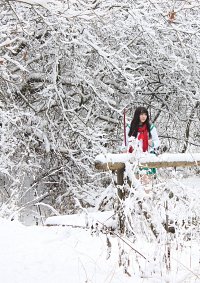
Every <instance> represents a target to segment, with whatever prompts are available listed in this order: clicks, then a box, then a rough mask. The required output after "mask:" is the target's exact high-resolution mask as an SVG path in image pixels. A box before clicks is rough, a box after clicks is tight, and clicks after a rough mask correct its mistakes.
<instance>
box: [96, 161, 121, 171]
mask: <svg viewBox="0 0 200 283" xmlns="http://www.w3.org/2000/svg"><path fill="white" fill-rule="evenodd" d="M95 168H96V169H98V170H103V171H108V170H114V171H115V170H120V169H124V168H125V164H124V163H123V162H115V163H112V162H108V163H102V162H95Z"/></svg>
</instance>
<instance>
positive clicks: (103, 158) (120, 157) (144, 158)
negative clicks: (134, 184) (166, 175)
mask: <svg viewBox="0 0 200 283" xmlns="http://www.w3.org/2000/svg"><path fill="white" fill-rule="evenodd" d="M135 159H136V158H135V155H134V153H133V154H132V153H118V154H112V153H107V154H99V155H97V156H96V158H95V162H100V163H108V162H112V163H115V162H122V163H126V162H127V161H130V162H132V161H134V160H135ZM138 159H139V161H140V162H141V163H148V162H163V161H165V162H179V161H182V162H193V161H200V153H164V154H160V155H159V156H156V155H154V154H150V153H140V155H137V160H138Z"/></svg>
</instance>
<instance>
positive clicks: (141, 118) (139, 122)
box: [128, 107, 160, 153]
mask: <svg viewBox="0 0 200 283" xmlns="http://www.w3.org/2000/svg"><path fill="white" fill-rule="evenodd" d="M128 127H129V132H128V137H129V138H128V141H132V139H133V138H135V139H136V140H138V144H139V146H140V148H141V150H142V151H143V152H146V151H148V152H150V153H155V151H156V150H157V149H158V147H159V146H160V141H159V138H158V134H157V130H156V128H155V126H154V125H153V124H151V123H150V121H149V113H148V111H147V109H146V108H145V107H138V108H137V109H136V110H135V113H134V117H133V120H132V122H131V125H130V126H128ZM132 151H133V148H132V146H130V147H129V152H132Z"/></svg>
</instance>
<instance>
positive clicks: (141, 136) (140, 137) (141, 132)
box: [138, 124, 148, 152]
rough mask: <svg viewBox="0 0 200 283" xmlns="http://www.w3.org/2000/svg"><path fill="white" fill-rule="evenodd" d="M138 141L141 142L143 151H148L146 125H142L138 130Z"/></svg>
mask: <svg viewBox="0 0 200 283" xmlns="http://www.w3.org/2000/svg"><path fill="white" fill-rule="evenodd" d="M138 133H139V135H138V140H142V141H143V146H142V148H143V151H144V152H145V151H148V130H147V125H146V124H144V125H143V126H142V127H139V128H138Z"/></svg>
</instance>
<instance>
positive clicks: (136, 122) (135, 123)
mask: <svg viewBox="0 0 200 283" xmlns="http://www.w3.org/2000/svg"><path fill="white" fill-rule="evenodd" d="M144 113H145V114H146V115H147V119H146V121H145V124H146V125H147V130H148V133H149V137H151V133H150V121H149V113H148V110H147V109H146V108H145V107H142V106H141V107H138V108H137V109H136V110H135V113H134V116H133V120H132V121H131V127H130V130H129V133H128V136H129V137H131V136H133V137H135V138H136V137H137V134H138V128H139V126H140V115H141V114H144Z"/></svg>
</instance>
